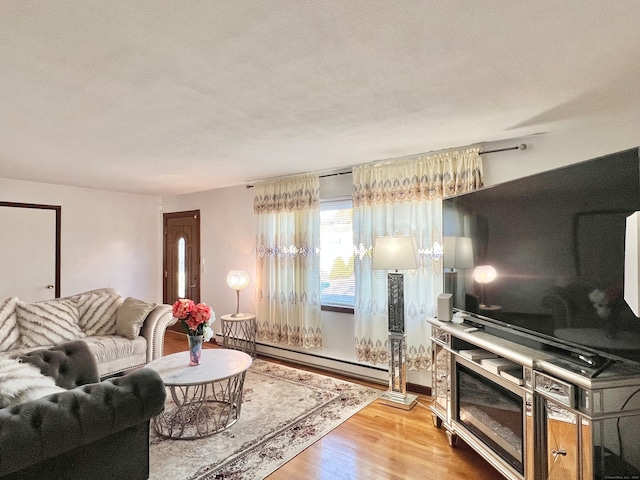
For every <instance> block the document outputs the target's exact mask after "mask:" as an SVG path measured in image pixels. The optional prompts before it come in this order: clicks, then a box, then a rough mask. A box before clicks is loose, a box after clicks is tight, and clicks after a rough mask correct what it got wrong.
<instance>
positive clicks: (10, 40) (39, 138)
mask: <svg viewBox="0 0 640 480" xmlns="http://www.w3.org/2000/svg"><path fill="white" fill-rule="evenodd" d="M639 14H640V2H637V1H632V0H630V1H625V0H617V1H615V2H597V1H586V2H585V1H583V0H580V1H573V0H569V1H556V0H554V1H550V0H542V1H535V2H508V1H503V0H495V1H491V0H486V1H478V0H468V1H460V0H447V1H437V2H436V1H424V0H421V1H411V0H404V1H401V0H397V1H391V0H387V1H385V0H382V1H375V2H373V1H371V2H370V1H355V0H354V1H348V0H341V1H335V0H322V1H305V0H290V1H289V0H287V1H273V0H272V1H264V0H255V1H244V0H237V1H212V0H206V1H189V2H175V1H173V0H171V1H170V0H153V1H151V0H149V1H143V0H135V1H130V2H126V1H109V0H107V1H105V0H83V1H81V2H75V1H58V0H49V1H24V0H1V1H0V177H4V178H11V179H22V180H32V181H42V182H50V183H59V184H65V185H77V186H85V187H91V188H102V189H109V190H118V191H126V192H136V193H144V194H154V195H169V194H179V193H188V192H194V191H200V190H208V189H212V188H218V187H225V186H230V185H238V184H242V183H245V182H249V181H255V180H260V179H265V178H272V177H278V176H284V175H291V174H295V173H302V172H309V171H321V170H330V169H334V168H339V167H344V166H350V165H354V164H358V163H365V162H371V161H374V160H381V159H385V158H393V157H399V156H403V155H411V154H416V153H421V152H429V151H435V150H441V149H446V148H452V147H460V146H466V145H472V144H478V143H481V142H491V141H497V140H503V139H507V138H517V137H524V136H527V135H532V134H536V133H542V132H557V131H560V130H563V129H569V128H577V127H580V126H581V125H589V124H595V123H598V122H606V119H607V118H608V117H609V116H611V115H613V114H616V113H618V112H624V111H628V110H629V109H637V105H638V104H639V101H640V75H639V73H640V72H639V69H640V67H638V58H640V28H638V18H640V17H639Z"/></svg>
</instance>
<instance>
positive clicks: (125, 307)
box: [116, 297, 156, 340]
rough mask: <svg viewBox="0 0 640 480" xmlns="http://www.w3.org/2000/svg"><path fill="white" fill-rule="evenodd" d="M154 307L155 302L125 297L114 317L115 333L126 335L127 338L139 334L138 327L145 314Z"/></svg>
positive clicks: (140, 325)
mask: <svg viewBox="0 0 640 480" xmlns="http://www.w3.org/2000/svg"><path fill="white" fill-rule="evenodd" d="M154 308H156V304H155V303H147V302H143V301H142V300H137V299H135V298H131V297H127V298H126V299H125V301H124V302H122V305H120V308H119V309H118V315H117V317H116V334H118V335H120V336H121V337H127V338H128V339H129V340H133V339H135V338H136V337H137V336H138V335H140V329H141V328H142V324H143V323H144V321H145V319H146V318H147V315H149V313H150V312H151V310H153V309H154Z"/></svg>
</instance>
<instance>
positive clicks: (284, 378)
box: [149, 360, 382, 480]
mask: <svg viewBox="0 0 640 480" xmlns="http://www.w3.org/2000/svg"><path fill="white" fill-rule="evenodd" d="M381 393H382V391H381V390H376V389H373V388H368V387H364V386H362V385H358V384H355V383H350V382H346V381H343V380H337V379H335V378H332V377H327V376H323V375H318V374H315V373H310V372H306V371H303V370H297V369H295V368H290V367H286V366H283V365H277V364H274V363H270V362H265V361H262V360H255V361H254V362H253V365H252V366H251V368H250V369H249V370H248V371H247V375H246V378H245V383H244V398H243V403H242V413H241V415H240V419H239V420H238V421H237V422H236V423H235V425H233V426H231V427H229V428H228V429H227V430H224V431H222V432H220V433H218V434H215V435H212V436H210V437H207V438H203V439H198V440H167V439H165V438H163V437H160V436H159V435H157V434H156V433H155V431H154V430H153V427H152V429H151V459H150V469H151V473H150V477H149V478H150V479H151V480H214V479H224V480H245V479H261V478H264V477H266V476H267V475H269V474H270V473H272V472H273V471H274V470H276V469H277V468H278V467H280V466H281V465H283V464H284V463H286V462H287V461H289V460H290V459H292V458H293V457H294V456H296V455H297V454H298V453H300V452H301V451H302V450H304V449H305V448H307V447H308V446H309V445H311V444H312V443H314V442H315V441H317V440H318V439H320V438H321V437H322V436H324V435H325V434H327V433H329V432H330V431H331V430H332V429H334V428H335V427H337V426H338V425H340V424H341V423H342V422H344V421H345V420H347V419H348V418H349V417H351V416H352V415H354V414H355V413H357V412H358V411H359V410H361V409H362V408H364V407H365V406H367V405H368V404H369V403H371V402H372V401H373V400H375V399H376V398H377V397H378V396H379V395H380V394H381Z"/></svg>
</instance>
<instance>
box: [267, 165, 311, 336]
mask: <svg viewBox="0 0 640 480" xmlns="http://www.w3.org/2000/svg"><path fill="white" fill-rule="evenodd" d="M255 189H256V194H255V198H254V212H255V214H256V215H257V218H258V234H257V244H256V245H257V247H256V255H257V258H256V260H257V261H256V265H257V268H256V270H257V272H256V299H257V312H256V313H257V315H256V317H257V323H258V332H257V333H258V338H260V339H264V340H268V341H270V342H274V343H282V344H286V345H295V346H298V347H303V348H322V332H321V329H320V255H319V253H320V250H319V246H320V181H319V178H318V177H317V176H313V175H304V176H300V177H295V178H288V179H282V180H277V181H274V182H269V183H263V184H258V185H256V187H255Z"/></svg>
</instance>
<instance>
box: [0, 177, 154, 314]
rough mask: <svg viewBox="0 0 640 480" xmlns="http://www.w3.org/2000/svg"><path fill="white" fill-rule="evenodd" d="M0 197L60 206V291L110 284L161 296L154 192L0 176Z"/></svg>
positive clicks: (149, 296) (123, 290)
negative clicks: (86, 186) (148, 193)
mask: <svg viewBox="0 0 640 480" xmlns="http://www.w3.org/2000/svg"><path fill="white" fill-rule="evenodd" d="M0 200H2V201H7V202H20V203H37V204H48V205H60V206H61V207H62V221H61V223H62V238H61V262H60V263H61V275H60V283H61V285H60V287H61V291H60V294H61V296H66V295H72V294H75V293H78V292H82V291H85V290H89V289H93V288H102V287H112V288H116V289H118V290H119V291H120V292H121V293H122V294H123V295H125V296H132V297H136V298H140V299H141V300H146V301H150V302H162V235H161V232H162V215H161V213H160V212H159V211H158V203H159V200H160V199H159V198H158V197H152V196H144V195H131V194H125V193H115V192H107V191H101V190H91V189H85V188H76V187H66V186H60V185H51V184H46V183H35V182H24V181H18V180H9V179H3V178H0Z"/></svg>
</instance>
